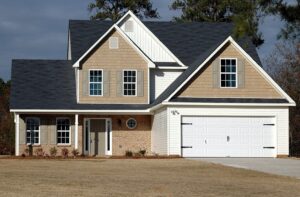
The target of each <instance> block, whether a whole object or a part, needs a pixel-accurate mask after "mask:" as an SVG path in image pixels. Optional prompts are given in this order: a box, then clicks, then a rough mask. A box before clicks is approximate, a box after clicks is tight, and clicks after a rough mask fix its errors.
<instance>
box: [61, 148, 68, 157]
mask: <svg viewBox="0 0 300 197" xmlns="http://www.w3.org/2000/svg"><path fill="white" fill-rule="evenodd" d="M61 155H62V156H63V158H67V157H68V156H69V149H67V148H63V149H61Z"/></svg>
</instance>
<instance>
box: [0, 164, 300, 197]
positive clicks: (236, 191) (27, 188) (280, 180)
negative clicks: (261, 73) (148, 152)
mask: <svg viewBox="0 0 300 197" xmlns="http://www.w3.org/2000/svg"><path fill="white" fill-rule="evenodd" d="M0 196H6V197H8V196H239V197H240V196H272V197H275V196H300V180H297V179H293V178H289V177H282V176H276V175H269V174H264V173H260V172H255V171H250V170H244V169H236V168H230V167H224V166H221V165H216V164H210V163H205V162H200V161H192V160H184V159H160V160H154V159H153V160H152V159H151V160H150V159H138V160H136V159H123V160H122V159H107V160H105V159H95V160H92V159H88V160H28V159H25V160H23V159H0Z"/></svg>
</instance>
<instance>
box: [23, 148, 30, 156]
mask: <svg viewBox="0 0 300 197" xmlns="http://www.w3.org/2000/svg"><path fill="white" fill-rule="evenodd" d="M23 154H24V155H27V156H29V149H28V148H26V149H25V150H24V153H23Z"/></svg>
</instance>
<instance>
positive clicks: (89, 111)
mask: <svg viewBox="0 0 300 197" xmlns="http://www.w3.org/2000/svg"><path fill="white" fill-rule="evenodd" d="M10 112H14V113H78V114H151V112H150V110H149V109H146V110H56V109H11V110H10Z"/></svg>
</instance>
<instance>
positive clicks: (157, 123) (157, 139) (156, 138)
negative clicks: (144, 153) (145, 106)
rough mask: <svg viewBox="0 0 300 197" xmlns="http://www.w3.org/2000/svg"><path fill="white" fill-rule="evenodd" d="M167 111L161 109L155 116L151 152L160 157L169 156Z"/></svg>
mask: <svg viewBox="0 0 300 197" xmlns="http://www.w3.org/2000/svg"><path fill="white" fill-rule="evenodd" d="M167 119H168V117H167V109H166V108H164V109H160V110H158V111H156V112H155V115H154V116H153V123H152V131H151V151H152V152H154V153H157V154H160V155H167V154H168V133H167V131H168V127H167V122H168V121H167Z"/></svg>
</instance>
